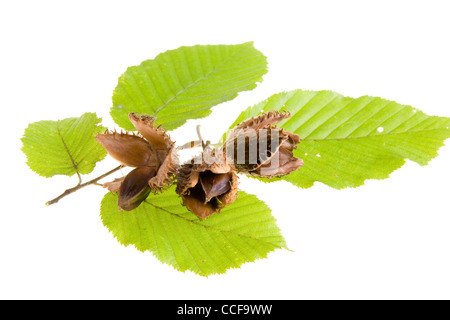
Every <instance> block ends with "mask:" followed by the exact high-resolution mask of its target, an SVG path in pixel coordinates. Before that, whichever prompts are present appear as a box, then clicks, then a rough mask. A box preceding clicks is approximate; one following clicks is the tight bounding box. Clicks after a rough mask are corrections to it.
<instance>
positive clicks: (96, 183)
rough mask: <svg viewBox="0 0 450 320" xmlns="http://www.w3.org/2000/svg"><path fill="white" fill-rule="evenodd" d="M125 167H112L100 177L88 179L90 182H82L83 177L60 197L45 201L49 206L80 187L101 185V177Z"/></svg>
mask: <svg viewBox="0 0 450 320" xmlns="http://www.w3.org/2000/svg"><path fill="white" fill-rule="evenodd" d="M123 167H124V165H120V166H118V167H116V168H114V169H112V170H110V171H108V172H106V173H104V174H102V175H101V176H99V177H97V178H95V179H92V180H90V181H88V182H85V183H81V179H80V182H79V183H78V184H77V185H76V186H75V187H73V188H70V189H67V190H66V191H64V192H63V193H62V194H61V195H59V196H58V197H56V198H55V199H53V200H50V201H47V202H46V203H45V205H47V206H49V205H51V204H55V203H57V202H58V201H59V200H61V199H62V198H64V197H65V196H68V195H69V194H71V193H74V192H75V191H77V190H79V189H81V188H84V187H86V186H89V185H91V184H93V185H99V183H98V181H99V180H101V179H103V178H105V177H107V176H109V175H110V174H112V173H114V172H116V171H118V170H120V169H122V168H123Z"/></svg>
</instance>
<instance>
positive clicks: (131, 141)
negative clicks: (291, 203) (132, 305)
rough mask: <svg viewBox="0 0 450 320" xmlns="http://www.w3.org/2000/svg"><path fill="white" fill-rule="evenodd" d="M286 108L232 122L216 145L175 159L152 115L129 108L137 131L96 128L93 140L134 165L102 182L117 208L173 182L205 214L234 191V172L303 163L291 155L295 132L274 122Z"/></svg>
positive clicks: (276, 170) (272, 170)
mask: <svg viewBox="0 0 450 320" xmlns="http://www.w3.org/2000/svg"><path fill="white" fill-rule="evenodd" d="M290 116H291V115H290V113H289V112H279V111H270V112H267V113H263V114H261V115H259V116H257V117H252V118H250V119H248V120H246V121H243V122H241V123H240V124H239V125H237V126H236V127H234V128H233V129H232V130H231V132H230V134H229V135H228V137H227V139H226V140H225V142H224V143H223V144H222V146H220V147H216V148H213V147H211V146H210V145H208V144H207V145H206V146H205V144H203V146H204V148H203V152H202V153H201V154H200V155H198V156H196V157H194V158H192V159H190V160H189V161H188V162H186V163H179V160H178V156H177V148H176V147H175V143H174V142H173V141H172V140H171V139H170V137H169V135H168V134H167V132H166V131H165V130H164V129H163V128H161V126H155V125H154V122H155V120H156V118H155V117H152V116H138V115H136V114H135V113H131V114H129V118H130V121H131V122H132V123H133V125H134V127H135V128H136V130H137V131H138V134H137V133H132V132H125V133H123V132H121V133H119V132H115V131H114V132H112V131H106V132H105V133H104V134H98V135H97V137H96V140H97V141H98V142H99V143H100V144H101V145H102V146H103V147H104V148H105V149H106V151H107V152H108V154H109V155H110V156H111V157H113V158H114V159H116V160H117V161H119V162H121V163H122V164H123V165H126V166H129V167H134V169H133V170H132V171H130V172H129V173H128V174H127V175H126V176H125V177H122V178H120V179H115V180H114V181H112V182H107V183H105V184H104V186H105V187H106V188H108V190H109V191H111V192H116V193H118V194H119V199H118V203H117V204H118V206H119V208H120V209H122V210H126V211H129V210H132V209H135V208H137V207H138V206H139V205H140V204H141V203H142V201H144V200H145V199H146V198H147V197H148V195H149V194H150V192H153V193H158V192H161V191H163V190H164V189H166V188H168V187H170V186H171V185H172V184H174V183H176V192H177V194H178V195H179V196H180V197H181V199H182V201H183V204H184V205H185V206H186V207H187V208H188V209H189V210H190V211H191V212H193V213H194V214H195V215H197V216H198V217H199V218H200V219H206V218H207V217H209V216H211V215H212V214H214V213H219V212H220V210H221V209H223V208H224V207H226V206H228V205H230V204H231V203H233V202H234V201H235V200H236V198H237V197H238V192H237V191H238V184H239V182H238V175H237V174H247V175H252V176H259V177H266V178H271V177H275V176H282V175H286V174H289V173H291V172H293V171H295V170H297V169H298V168H299V167H301V166H302V165H303V161H302V160H301V159H298V158H296V157H295V156H294V155H293V152H292V151H293V149H295V148H297V144H298V143H299V142H300V137H299V136H298V135H297V134H294V133H290V132H287V131H285V130H283V129H281V128H277V127H276V124H277V123H279V122H280V121H282V120H284V119H287V118H289V117H290Z"/></svg>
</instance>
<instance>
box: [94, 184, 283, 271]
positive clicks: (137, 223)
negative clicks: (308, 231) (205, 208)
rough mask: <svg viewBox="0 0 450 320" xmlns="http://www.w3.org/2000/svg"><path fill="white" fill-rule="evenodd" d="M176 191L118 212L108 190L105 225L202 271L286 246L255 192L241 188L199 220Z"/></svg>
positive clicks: (182, 267) (176, 263)
mask: <svg viewBox="0 0 450 320" xmlns="http://www.w3.org/2000/svg"><path fill="white" fill-rule="evenodd" d="M174 190H175V188H174V187H172V188H171V189H169V190H167V191H165V192H164V193H162V194H159V195H151V196H149V197H148V198H147V200H146V201H145V202H143V203H142V204H141V205H140V206H139V207H138V208H136V209H134V210H132V211H129V212H126V211H118V207H117V195H116V194H113V193H108V194H106V195H105V197H104V198H103V200H102V204H101V210H100V211H101V218H102V221H103V224H104V225H105V226H106V227H107V228H108V229H109V230H110V231H111V232H112V233H113V235H114V237H116V238H117V240H118V241H119V242H120V243H121V244H123V245H125V246H127V245H130V244H131V245H134V246H135V247H136V248H137V249H138V250H140V251H150V252H153V254H154V255H155V257H156V258H157V259H159V260H160V261H161V262H164V263H167V264H169V265H171V266H173V267H174V268H175V269H177V270H179V271H183V272H184V271H186V270H191V271H192V272H194V273H196V274H199V275H201V276H208V275H211V274H215V273H224V272H225V271H226V270H227V269H229V268H238V267H239V266H240V265H241V264H243V263H245V262H249V261H254V260H256V259H259V258H264V257H266V256H267V253H268V252H270V251H273V250H275V249H278V248H285V247H286V244H285V241H284V238H283V237H282V236H281V234H280V230H279V229H278V227H277V225H276V222H275V219H274V217H273V216H272V215H271V211H270V209H269V208H268V207H267V206H266V205H265V204H264V202H262V201H261V200H258V198H256V196H254V195H250V194H247V193H245V192H242V191H241V192H240V194H239V198H238V199H237V200H236V201H235V202H234V203H233V204H232V205H230V206H228V207H226V208H225V209H223V210H222V212H221V213H220V214H215V215H213V216H211V217H210V218H208V219H206V220H204V221H203V220H199V219H198V218H197V217H196V216H195V215H193V214H192V213H190V212H189V211H187V209H186V208H185V207H183V206H182V205H181V202H180V198H179V197H178V195H177V194H176V193H175V191H174Z"/></svg>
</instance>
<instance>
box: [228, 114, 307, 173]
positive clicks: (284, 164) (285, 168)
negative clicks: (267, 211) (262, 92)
mask: <svg viewBox="0 0 450 320" xmlns="http://www.w3.org/2000/svg"><path fill="white" fill-rule="evenodd" d="M290 116H291V114H290V113H289V112H279V111H270V112H268V113H264V114H261V115H259V116H257V117H252V118H250V119H248V120H245V121H243V122H241V123H240V124H238V125H237V126H236V127H234V128H233V129H232V131H231V132H230V134H229V136H228V138H227V140H226V141H225V143H224V145H223V151H224V153H225V154H226V157H227V160H228V162H231V163H232V164H233V166H234V167H235V168H236V170H237V172H238V173H244V174H248V175H253V176H261V177H267V178H271V177H273V176H282V175H286V174H289V173H291V172H293V171H295V170H297V169H298V168H299V167H301V166H302V165H303V160H301V159H298V158H296V157H295V156H294V154H293V152H292V151H293V149H296V148H297V144H298V143H300V137H299V136H298V135H297V134H294V133H291V132H287V131H285V130H284V129H281V128H277V126H276V124H277V123H279V122H280V121H282V120H284V119H287V118H289V117H290Z"/></svg>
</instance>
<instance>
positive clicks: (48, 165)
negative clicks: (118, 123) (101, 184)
mask: <svg viewBox="0 0 450 320" xmlns="http://www.w3.org/2000/svg"><path fill="white" fill-rule="evenodd" d="M100 122H101V119H99V118H97V115H96V114H95V113H85V114H83V115H82V116H81V117H79V118H67V119H63V120H58V121H52V120H44V121H38V122H34V123H30V124H29V125H28V127H27V128H26V129H25V133H24V136H23V137H22V143H23V147H22V151H23V152H24V153H25V155H26V156H27V158H28V161H27V164H28V166H29V167H30V168H31V169H32V170H33V171H35V172H36V173H38V174H39V175H41V176H44V177H51V176H54V175H56V174H62V175H68V176H72V175H74V174H75V173H77V174H87V173H90V172H91V171H92V170H93V169H94V167H95V163H96V162H97V161H100V160H102V159H103V158H104V157H105V156H106V151H105V149H103V147H102V146H101V145H100V144H99V143H98V142H97V141H95V139H94V138H95V136H96V135H97V133H98V132H103V131H105V128H103V127H102V126H100V125H98V124H99V123H100Z"/></svg>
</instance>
